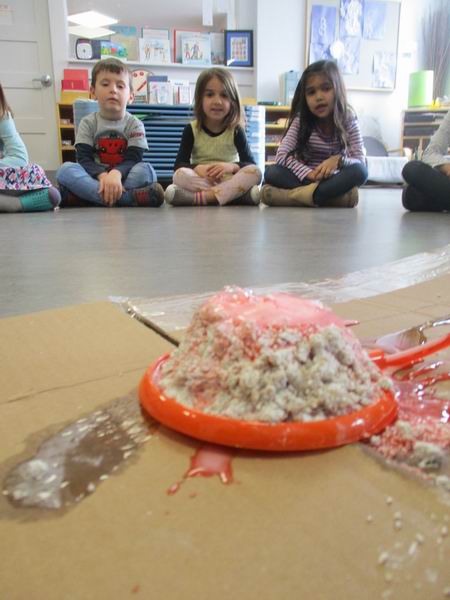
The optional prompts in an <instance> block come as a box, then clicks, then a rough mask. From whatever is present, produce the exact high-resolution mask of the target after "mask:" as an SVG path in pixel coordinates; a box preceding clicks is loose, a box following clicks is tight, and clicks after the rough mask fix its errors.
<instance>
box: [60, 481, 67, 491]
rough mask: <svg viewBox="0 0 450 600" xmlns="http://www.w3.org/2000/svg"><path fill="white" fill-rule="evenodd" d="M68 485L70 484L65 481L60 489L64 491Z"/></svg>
mask: <svg viewBox="0 0 450 600" xmlns="http://www.w3.org/2000/svg"><path fill="white" fill-rule="evenodd" d="M68 485H69V482H68V481H67V480H66V481H63V482H61V485H60V486H59V487H60V488H61V489H62V490H63V489H64V488H66V487H67V486H68Z"/></svg>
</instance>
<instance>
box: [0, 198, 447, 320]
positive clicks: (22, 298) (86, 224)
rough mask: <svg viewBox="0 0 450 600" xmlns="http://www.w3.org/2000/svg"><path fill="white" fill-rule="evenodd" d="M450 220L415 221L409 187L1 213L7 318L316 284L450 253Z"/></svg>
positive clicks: (2, 312) (2, 310) (0, 286)
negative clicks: (239, 203)
mask: <svg viewBox="0 0 450 600" xmlns="http://www.w3.org/2000/svg"><path fill="white" fill-rule="evenodd" d="M449 241H450V214H436V213H422V214H417V213H415V214H413V213H408V212H406V211H405V210H404V209H403V208H402V206H401V200H400V190H398V189H382V188H364V189H363V190H361V192H360V203H359V206H358V208H357V209H354V210H343V209H286V208H251V207H224V208H212V207H205V208H170V207H162V208H159V209H101V208H92V209H71V210H69V209H66V210H60V211H57V212H54V213H36V214H12V215H9V214H2V215H0V249H1V261H0V282H1V283H0V316H7V315H15V314H22V313H28V312H34V311H38V310H42V309H47V308H55V307H60V306H65V305H70V304H79V303H84V302H93V301H98V300H105V299H107V298H108V297H109V296H131V297H136V296H140V297H152V296H161V295H169V294H183V293H193V292H205V291H213V290H218V289H220V288H221V287H223V286H224V285H226V284H237V285H242V286H264V285H270V284H275V283H284V282H294V281H296V282H298V281H311V280H317V279H323V278H327V277H337V276H341V275H344V274H346V273H349V272H352V271H356V270H360V269H364V268H367V267H373V266H379V265H382V264H384V263H386V262H389V261H393V260H397V259H400V258H404V257H406V256H410V255H411V254H415V253H417V252H423V251H427V250H433V249H434V248H437V247H440V246H443V245H445V244H448V243H449Z"/></svg>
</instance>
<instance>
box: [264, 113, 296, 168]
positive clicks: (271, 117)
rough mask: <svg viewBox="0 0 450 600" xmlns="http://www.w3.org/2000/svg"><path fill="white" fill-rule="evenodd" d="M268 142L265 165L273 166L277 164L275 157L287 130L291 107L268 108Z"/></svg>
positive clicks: (266, 126)
mask: <svg viewBox="0 0 450 600" xmlns="http://www.w3.org/2000/svg"><path fill="white" fill-rule="evenodd" d="M265 108H266V122H265V130H266V142H265V164H266V166H267V165H271V164H273V163H274V162H275V155H276V153H277V150H278V146H279V145H280V141H281V138H282V136H283V133H284V130H285V124H286V122H287V118H288V116H289V111H290V109H291V107H290V106H266V107H265Z"/></svg>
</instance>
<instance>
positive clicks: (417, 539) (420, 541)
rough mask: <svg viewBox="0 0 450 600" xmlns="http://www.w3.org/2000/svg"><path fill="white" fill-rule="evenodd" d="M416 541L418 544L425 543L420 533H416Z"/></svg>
mask: <svg viewBox="0 0 450 600" xmlns="http://www.w3.org/2000/svg"><path fill="white" fill-rule="evenodd" d="M416 541H417V543H418V544H423V543H424V542H425V536H424V535H423V534H422V533H416Z"/></svg>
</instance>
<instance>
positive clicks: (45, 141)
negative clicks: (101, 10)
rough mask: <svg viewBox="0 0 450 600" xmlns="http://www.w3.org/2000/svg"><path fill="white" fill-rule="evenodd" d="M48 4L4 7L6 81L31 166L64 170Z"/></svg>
mask: <svg viewBox="0 0 450 600" xmlns="http://www.w3.org/2000/svg"><path fill="white" fill-rule="evenodd" d="M53 81H54V75H53V67H52V58H51V47H50V30H49V18H48V0H6V2H1V3H0V82H1V84H2V86H3V89H4V92H5V96H6V99H7V102H8V104H9V105H10V106H11V109H12V111H13V113H14V121H15V123H16V127H17V129H18V131H19V132H20V134H21V136H22V139H23V141H24V142H25V145H26V147H27V149H28V154H29V156H30V161H32V162H36V163H38V164H40V165H41V167H43V168H44V169H56V168H57V166H58V153H57V147H58V145H57V129H56V103H55V92H54V84H53Z"/></svg>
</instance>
